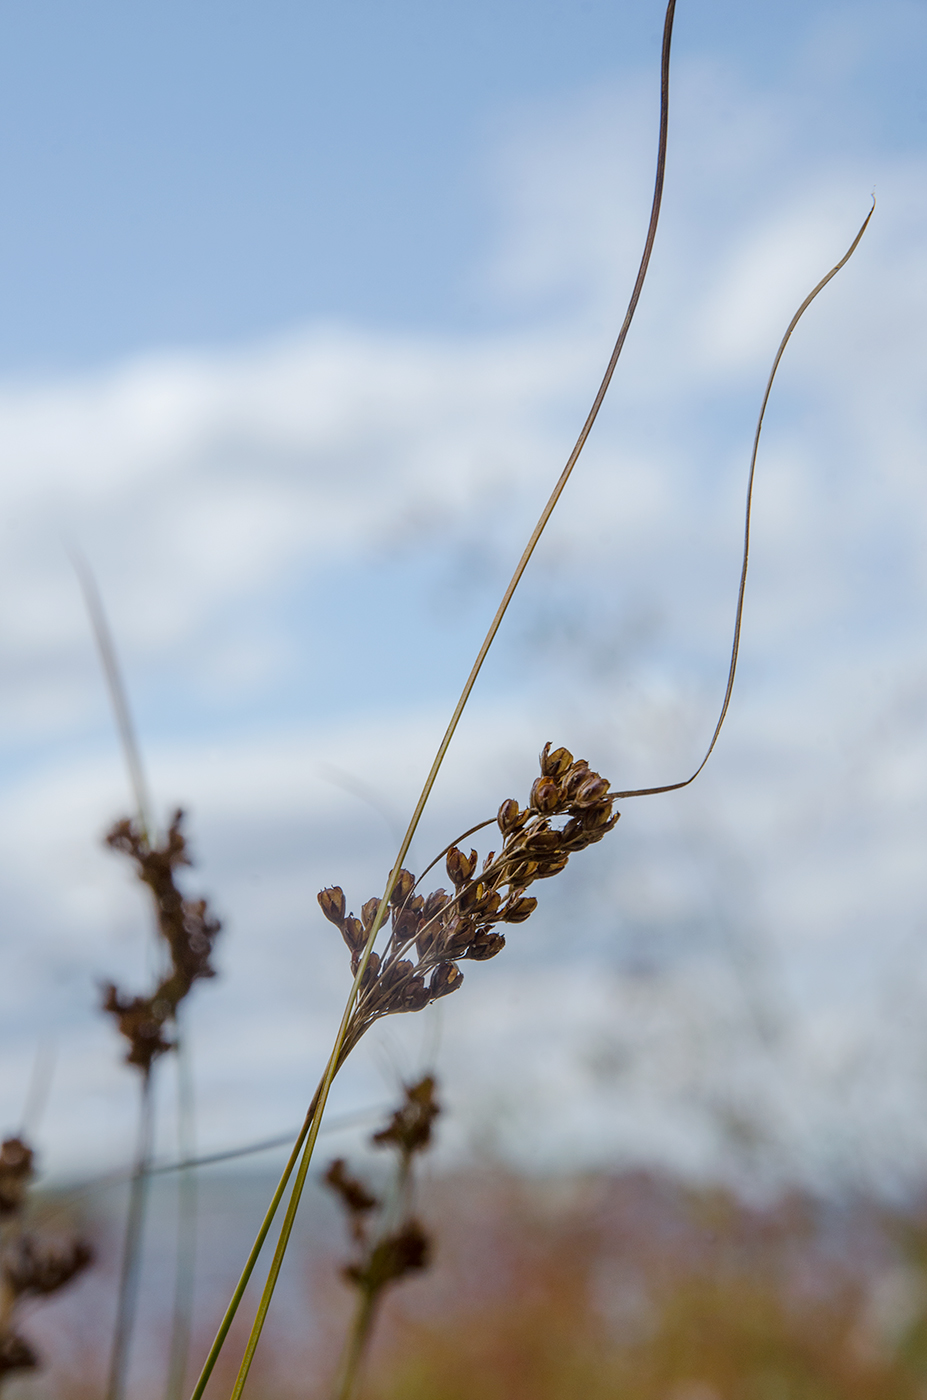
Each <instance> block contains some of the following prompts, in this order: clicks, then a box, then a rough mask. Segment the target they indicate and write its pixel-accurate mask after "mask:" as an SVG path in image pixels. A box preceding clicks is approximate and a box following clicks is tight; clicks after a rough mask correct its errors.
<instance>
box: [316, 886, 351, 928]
mask: <svg viewBox="0 0 927 1400" xmlns="http://www.w3.org/2000/svg"><path fill="white" fill-rule="evenodd" d="M319 906H320V908H321V910H322V913H323V914H324V915H325V917H326V919H329V920H331V922H332V923H333V924H337V925H338V927H339V928H340V927H341V925H342V924H343V923H344V909H345V904H344V890H343V889H342V888H341V886H340V885H332V887H331V889H330V890H320V891H319Z"/></svg>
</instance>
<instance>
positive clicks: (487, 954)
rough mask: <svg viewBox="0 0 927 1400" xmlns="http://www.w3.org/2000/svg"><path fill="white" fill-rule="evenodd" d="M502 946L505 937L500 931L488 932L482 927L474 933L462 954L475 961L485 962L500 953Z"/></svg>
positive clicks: (503, 945)
mask: <svg viewBox="0 0 927 1400" xmlns="http://www.w3.org/2000/svg"><path fill="white" fill-rule="evenodd" d="M504 947H505V939H504V938H503V936H502V934H501V933H488V932H487V931H486V930H485V929H483V930H481V931H480V932H479V933H478V934H477V935H476V937H475V938H474V940H473V942H472V943H471V944H470V947H469V948H468V949H467V951H466V952H465V953H464V954H463V956H464V957H465V958H473V959H475V961H476V962H486V961H487V960H488V959H489V958H494V957H495V956H496V954H497V953H501V952H502V949H503V948H504Z"/></svg>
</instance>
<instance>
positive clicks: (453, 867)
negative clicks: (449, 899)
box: [446, 846, 477, 890]
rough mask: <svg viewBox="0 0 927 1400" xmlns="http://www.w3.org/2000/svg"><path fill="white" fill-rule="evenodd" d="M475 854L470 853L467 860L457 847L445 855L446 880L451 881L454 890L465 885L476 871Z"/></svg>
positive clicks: (473, 852) (474, 852)
mask: <svg viewBox="0 0 927 1400" xmlns="http://www.w3.org/2000/svg"><path fill="white" fill-rule="evenodd" d="M476 862H477V854H476V851H471V852H470V855H469V858H468V857H467V856H465V855H464V853H463V851H461V850H460V849H459V848H458V847H457V846H452V847H451V848H450V850H449V851H448V853H447V861H446V864H447V874H448V879H450V880H453V882H454V886H455V888H456V889H458V890H459V889H460V887H461V885H465V884H466V883H467V881H468V880H469V879H470V877H471V875H472V874H473V872H474V870H475V869H476Z"/></svg>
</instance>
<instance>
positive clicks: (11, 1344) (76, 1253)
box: [0, 1137, 93, 1386]
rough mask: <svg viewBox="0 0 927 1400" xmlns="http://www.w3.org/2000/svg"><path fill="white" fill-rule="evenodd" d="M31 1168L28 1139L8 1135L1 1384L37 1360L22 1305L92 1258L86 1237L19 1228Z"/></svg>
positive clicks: (0, 1166) (0, 1214) (0, 1187)
mask: <svg viewBox="0 0 927 1400" xmlns="http://www.w3.org/2000/svg"><path fill="white" fill-rule="evenodd" d="M33 1170H34V1155H33V1152H32V1149H31V1148H30V1147H29V1146H28V1144H27V1143H25V1142H24V1141H23V1139H22V1138H19V1137H13V1138H7V1139H6V1141H5V1142H4V1143H3V1145H2V1147H0V1221H2V1234H0V1386H2V1384H3V1381H4V1380H5V1379H6V1378H7V1377H9V1376H10V1375H12V1374H13V1373H14V1372H16V1371H26V1370H32V1369H34V1368H35V1367H36V1366H38V1364H39V1356H38V1353H37V1352H36V1350H35V1348H34V1347H33V1346H32V1344H31V1343H30V1342H28V1341H27V1340H26V1339H25V1338H24V1337H23V1336H21V1335H20V1333H19V1331H18V1325H17V1324H18V1317H17V1313H18V1311H19V1309H20V1305H21V1304H22V1303H23V1302H25V1301H26V1300H27V1299H30V1298H39V1297H47V1296H48V1295H49V1294H51V1293H57V1292H58V1290H59V1288H63V1287H64V1285H65V1284H66V1283H69V1282H70V1281H71V1279H72V1278H74V1277H75V1276H76V1275H77V1274H79V1273H80V1272H81V1271H82V1270H83V1269H85V1268H86V1267H87V1265H88V1264H89V1263H90V1262H91V1260H92V1258H93V1251H92V1250H91V1248H90V1246H89V1245H88V1244H87V1243H86V1242H85V1241H84V1240H79V1239H65V1240H61V1239H57V1240H56V1239H46V1238H44V1237H43V1236H41V1235H39V1234H38V1233H37V1232H36V1231H35V1230H26V1229H25V1228H24V1227H23V1223H22V1217H23V1214H24V1212H25V1207H26V1197H27V1192H28V1188H29V1184H30V1182H31V1181H32V1177H33Z"/></svg>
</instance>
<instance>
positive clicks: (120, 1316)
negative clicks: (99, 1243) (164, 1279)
mask: <svg viewBox="0 0 927 1400" xmlns="http://www.w3.org/2000/svg"><path fill="white" fill-rule="evenodd" d="M153 1108H154V1104H153V1094H152V1084H151V1074H150V1073H146V1074H144V1075H143V1077H142V1092H141V1099H140V1103H139V1109H140V1112H139V1125H138V1143H137V1146H136V1151H135V1169H134V1171H133V1173H132V1181H131V1183H130V1186H129V1211H128V1215H127V1217H126V1233H125V1239H124V1241H123V1247H122V1268H121V1270H120V1274H119V1297H118V1301H117V1304H116V1325H115V1328H114V1330H113V1348H112V1352H111V1355H110V1363H109V1380H108V1382H107V1386H106V1400H123V1396H124V1395H125V1391H126V1377H127V1375H128V1368H129V1352H130V1348H131V1344H132V1330H133V1327H134V1325H135V1313H136V1308H137V1305H138V1285H139V1274H140V1269H139V1266H140V1264H141V1249H142V1232H143V1228H144V1223H145V1205H146V1202H147V1196H148V1181H149V1167H150V1165H151V1146H152V1133H153V1127H154V1112H153Z"/></svg>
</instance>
